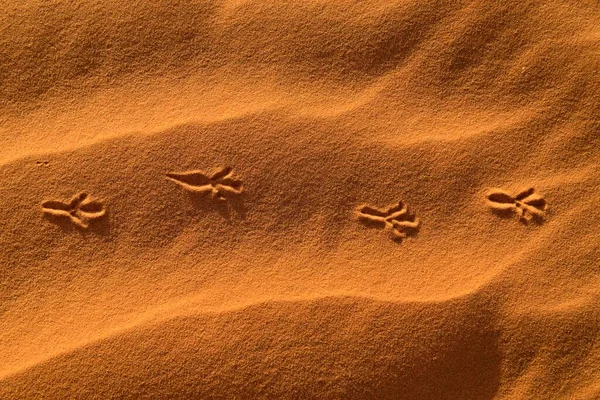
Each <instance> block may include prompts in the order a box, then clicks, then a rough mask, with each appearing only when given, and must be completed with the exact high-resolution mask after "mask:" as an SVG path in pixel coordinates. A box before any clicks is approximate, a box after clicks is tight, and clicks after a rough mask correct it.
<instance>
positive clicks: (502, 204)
mask: <svg viewBox="0 0 600 400" xmlns="http://www.w3.org/2000/svg"><path fill="white" fill-rule="evenodd" d="M487 199H488V206H489V207H490V208H492V209H493V210H495V211H500V212H502V211H507V212H511V211H514V212H516V213H517V215H518V216H519V220H521V222H524V223H528V222H530V221H531V220H532V219H537V220H541V219H542V218H543V217H544V212H545V211H546V200H545V199H544V198H543V197H542V196H540V195H539V194H537V193H535V189H534V188H529V189H526V190H523V191H522V192H520V193H519V194H517V195H516V196H513V195H512V194H510V193H508V192H506V191H504V190H502V189H498V188H493V189H491V190H490V191H489V192H488V193H487Z"/></svg>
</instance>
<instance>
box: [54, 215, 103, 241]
mask: <svg viewBox="0 0 600 400" xmlns="http://www.w3.org/2000/svg"><path fill="white" fill-rule="evenodd" d="M43 218H44V219H45V220H46V221H48V222H50V223H52V224H54V225H56V226H58V227H59V228H60V229H61V230H62V231H63V232H64V233H72V232H79V233H80V234H82V235H88V234H94V235H98V236H110V232H111V227H110V213H109V212H108V211H106V212H105V215H104V217H103V218H102V219H99V220H97V221H94V223H93V224H90V225H89V226H88V227H87V228H82V227H80V226H78V225H75V224H73V223H72V222H71V220H69V218H65V217H63V216H58V215H52V214H44V215H43Z"/></svg>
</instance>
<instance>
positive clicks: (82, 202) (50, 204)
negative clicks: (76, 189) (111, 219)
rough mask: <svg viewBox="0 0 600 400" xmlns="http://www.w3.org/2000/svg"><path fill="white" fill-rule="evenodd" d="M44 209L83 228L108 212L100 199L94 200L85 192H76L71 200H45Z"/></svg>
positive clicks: (51, 215)
mask: <svg viewBox="0 0 600 400" xmlns="http://www.w3.org/2000/svg"><path fill="white" fill-rule="evenodd" d="M42 211H43V212H44V214H46V215H48V216H50V217H57V218H64V219H68V220H70V221H71V222H72V223H73V224H75V225H76V226H77V227H79V228H82V229H86V228H87V227H88V226H89V225H90V223H91V222H93V221H95V220H97V219H100V218H102V217H103V216H104V215H105V214H106V210H105V209H104V206H103V204H102V203H101V202H100V201H96V200H92V199H91V198H90V197H89V196H88V194H87V193H83V192H82V193H78V194H76V195H75V196H74V197H73V198H72V199H71V200H70V201H69V202H63V201H56V200H50V201H45V202H43V203H42Z"/></svg>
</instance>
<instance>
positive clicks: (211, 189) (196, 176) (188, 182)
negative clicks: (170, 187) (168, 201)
mask: <svg viewBox="0 0 600 400" xmlns="http://www.w3.org/2000/svg"><path fill="white" fill-rule="evenodd" d="M232 175H233V168H231V167H225V168H221V169H219V170H217V172H215V173H214V174H212V175H209V174H206V173H205V172H203V171H198V170H194V171H188V172H181V173H178V172H169V173H168V174H167V179H169V180H171V181H173V182H175V183H176V184H178V185H179V186H181V187H182V188H184V189H185V190H187V191H189V192H192V193H210V195H211V197H212V198H213V199H216V200H220V201H223V200H226V198H227V196H235V195H239V194H241V193H242V191H243V187H242V181H241V180H239V179H235V178H232Z"/></svg>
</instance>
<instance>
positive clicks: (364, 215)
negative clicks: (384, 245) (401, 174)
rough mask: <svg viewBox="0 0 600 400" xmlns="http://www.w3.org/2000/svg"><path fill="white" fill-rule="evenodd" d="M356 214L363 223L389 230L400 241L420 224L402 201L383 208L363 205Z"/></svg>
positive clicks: (413, 231) (394, 238)
mask: <svg viewBox="0 0 600 400" xmlns="http://www.w3.org/2000/svg"><path fill="white" fill-rule="evenodd" d="M357 214H358V219H359V220H360V221H362V222H363V223H365V224H367V225H373V226H376V227H380V228H383V229H384V230H389V231H390V232H391V235H392V239H393V240H395V241H401V240H402V239H403V238H405V237H407V236H408V235H409V234H413V233H415V232H416V231H417V230H418V229H419V226H420V224H421V221H420V220H419V218H417V217H416V216H415V215H414V213H412V212H409V210H408V207H407V206H406V205H405V204H404V203H403V202H402V201H399V202H398V203H396V204H393V205H391V206H390V207H388V208H387V209H385V210H381V209H378V208H375V207H371V206H368V205H363V206H361V207H359V208H358V210H357Z"/></svg>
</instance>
